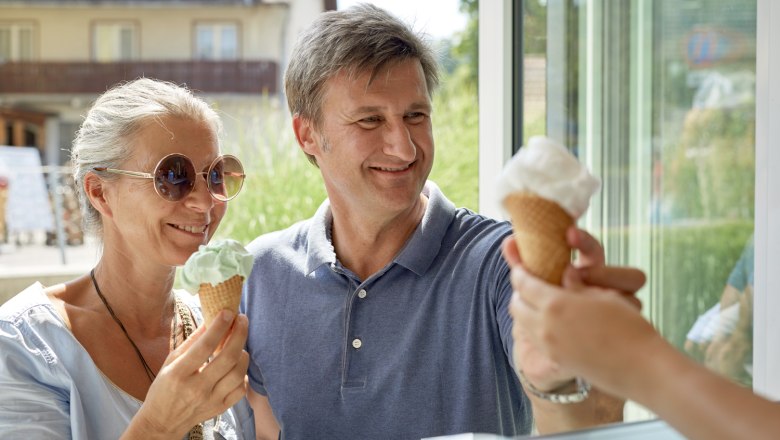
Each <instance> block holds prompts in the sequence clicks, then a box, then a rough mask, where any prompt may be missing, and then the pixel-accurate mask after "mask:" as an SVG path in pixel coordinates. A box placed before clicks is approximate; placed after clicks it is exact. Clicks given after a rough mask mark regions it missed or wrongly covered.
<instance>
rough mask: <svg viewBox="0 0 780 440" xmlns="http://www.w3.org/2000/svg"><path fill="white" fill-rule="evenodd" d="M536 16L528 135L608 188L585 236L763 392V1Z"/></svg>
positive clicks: (593, 0)
mask: <svg viewBox="0 0 780 440" xmlns="http://www.w3.org/2000/svg"><path fill="white" fill-rule="evenodd" d="M523 5H524V21H523V24H524V26H525V29H524V34H523V41H524V46H525V58H524V66H525V67H524V77H523V80H524V85H525V86H526V90H525V91H524V102H525V105H524V108H525V110H526V113H525V114H524V115H523V124H524V128H525V133H524V134H525V135H526V137H527V136H528V135H532V134H540V132H543V133H546V134H547V135H548V136H551V137H553V138H555V139H557V140H559V141H561V142H564V143H565V144H566V145H568V146H569V148H571V149H572V151H574V152H575V153H576V154H577V155H578V157H579V158H580V160H581V161H582V162H583V163H585V164H587V165H588V166H589V167H590V168H591V170H593V171H594V173H596V174H597V175H599V176H600V177H601V179H602V182H603V186H602V191H601V193H600V194H599V195H597V196H596V197H595V198H594V199H593V203H592V205H591V209H590V211H589V212H588V213H587V217H586V218H585V220H584V221H583V223H582V226H584V227H586V228H587V229H589V230H591V231H592V232H594V233H595V234H596V235H597V236H598V237H599V238H600V239H601V240H602V242H603V244H604V246H605V250H606V253H607V259H608V261H609V262H610V263H611V264H621V265H632V266H638V267H640V268H642V269H643V270H645V271H646V272H647V273H648V274H649V280H648V284H647V286H646V287H645V288H644V289H643V290H642V292H640V297H641V299H642V301H643V302H644V313H646V314H647V316H648V317H649V318H650V319H651V320H652V322H653V323H654V325H655V326H656V327H657V328H658V329H659V331H661V333H662V334H663V335H664V336H665V337H666V338H667V339H668V340H669V341H671V342H672V343H673V344H674V345H675V346H677V347H679V349H680V350H683V351H685V352H686V353H688V354H689V355H690V356H692V357H694V358H695V359H697V360H698V361H700V362H702V363H704V364H705V365H707V366H709V367H710V368H712V369H714V370H716V371H718V372H720V373H722V374H724V375H726V376H728V377H730V378H732V379H734V380H735V381H737V382H739V383H741V384H744V385H745V386H750V385H751V383H752V365H751V363H752V350H753V343H752V329H753V323H752V296H753V295H752V292H753V258H754V257H753V241H752V234H753V224H754V223H753V217H754V179H755V72H756V48H755V42H756V12H757V11H756V1H755V0H748V1H746V0H710V1H693V0H685V1H680V0H656V1H643V2H638V1H637V2H633V1H632V2H626V1H622V0H545V1H540V0H527V1H525V2H523ZM540 59H541V60H542V61H541V63H539V61H538V60H540ZM534 63H538V64H541V69H543V71H544V81H545V84H543V85H542V86H541V87H544V89H545V90H546V92H545V93H544V99H545V101H544V103H542V104H540V105H534V102H535V99H537V98H536V97H537V95H538V88H539V87H536V86H532V85H531V84H532V82H531V81H532V80H533V78H534V76H533V73H534V70H533V69H534V67H532V66H534V65H535V64H534ZM536 109H541V111H543V112H544V115H545V122H544V123H541V124H540V123H537V122H535V121H537V120H538V119H537V118H538V114H537V112H536V111H534V110H536ZM631 418H633V417H632V416H630V415H629V417H628V419H631Z"/></svg>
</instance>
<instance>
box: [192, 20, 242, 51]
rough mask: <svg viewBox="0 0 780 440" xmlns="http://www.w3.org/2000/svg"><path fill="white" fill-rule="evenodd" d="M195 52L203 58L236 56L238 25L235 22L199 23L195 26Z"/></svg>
mask: <svg viewBox="0 0 780 440" xmlns="http://www.w3.org/2000/svg"><path fill="white" fill-rule="evenodd" d="M195 35H196V37H195V54H196V56H197V58H199V59H203V60H234V59H236V58H237V57H238V26H237V25H236V24H235V23H200V24H198V25H197V26H196V27H195Z"/></svg>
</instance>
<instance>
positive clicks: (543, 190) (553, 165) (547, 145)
mask: <svg viewBox="0 0 780 440" xmlns="http://www.w3.org/2000/svg"><path fill="white" fill-rule="evenodd" d="M496 184H497V186H496V190H497V191H496V195H497V198H498V200H499V201H500V202H501V203H502V206H503V208H504V211H506V213H507V214H509V217H510V218H511V220H512V229H513V230H514V237H515V242H516V243H517V246H518V248H519V251H520V258H521V259H522V261H523V266H525V268H526V270H528V271H529V272H531V273H532V274H533V275H536V276H537V277H539V278H542V279H544V280H545V281H547V282H548V283H551V284H558V285H560V284H561V280H562V278H563V272H564V271H565V270H566V266H568V265H569V263H570V262H571V248H570V247H569V244H568V241H567V240H566V231H567V230H568V229H569V227H571V226H573V225H574V224H575V222H576V220H577V219H578V218H579V217H580V216H582V214H583V213H584V212H585V211H586V210H587V209H588V205H589V203H590V198H591V196H593V194H595V193H596V191H598V189H599V186H600V182H599V180H598V179H597V178H595V177H593V176H592V175H591V174H590V172H589V171H588V169H587V167H585V166H584V165H583V164H581V163H580V162H579V160H578V159H577V158H576V157H575V156H574V155H573V154H572V153H571V152H569V150H567V149H566V148H565V147H564V146H563V145H561V144H559V143H557V142H555V141H553V140H552V139H549V138H546V137H543V136H533V137H531V139H529V141H528V145H526V146H524V147H523V148H521V149H520V151H518V152H517V153H516V154H515V155H514V156H512V158H511V159H510V160H509V161H508V162H507V163H506V165H505V166H504V169H503V170H502V171H501V174H500V175H499V176H498V178H497V181H496Z"/></svg>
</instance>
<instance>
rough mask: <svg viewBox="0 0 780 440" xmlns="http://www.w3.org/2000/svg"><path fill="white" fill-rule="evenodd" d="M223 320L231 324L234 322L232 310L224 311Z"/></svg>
mask: <svg viewBox="0 0 780 440" xmlns="http://www.w3.org/2000/svg"><path fill="white" fill-rule="evenodd" d="M222 319H224V320H225V322H231V321H232V320H233V312H231V311H230V310H223V311H222Z"/></svg>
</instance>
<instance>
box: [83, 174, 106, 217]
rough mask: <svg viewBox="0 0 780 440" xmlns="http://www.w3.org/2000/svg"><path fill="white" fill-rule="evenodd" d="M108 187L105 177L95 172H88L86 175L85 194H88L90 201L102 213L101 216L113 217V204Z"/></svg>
mask: <svg viewBox="0 0 780 440" xmlns="http://www.w3.org/2000/svg"><path fill="white" fill-rule="evenodd" d="M106 189H107V187H106V186H105V182H104V181H103V179H101V178H100V177H98V176H97V175H96V174H95V173H87V174H86V176H84V194H86V195H87V199H89V203H90V204H91V205H92V206H93V207H94V208H95V209H96V210H97V211H98V212H99V213H100V215H101V216H104V217H111V205H110V203H109V195H108V193H107V191H106Z"/></svg>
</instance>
